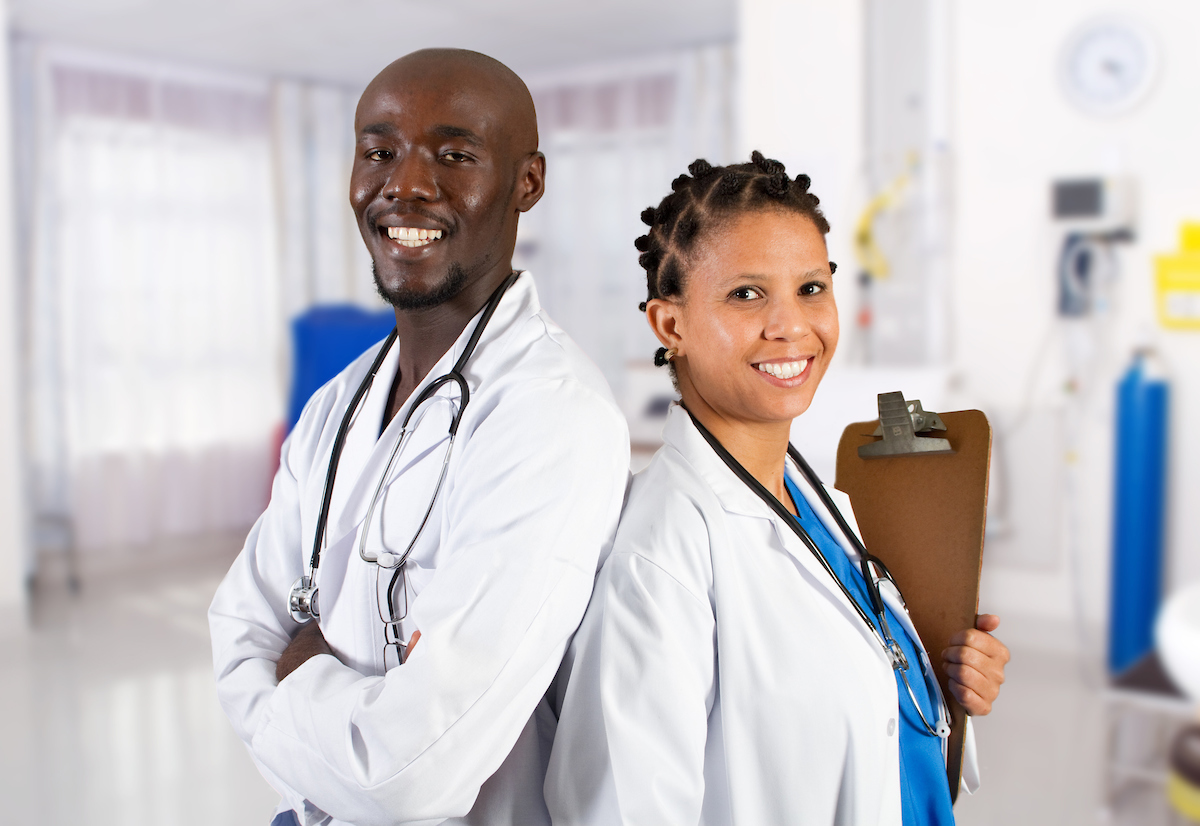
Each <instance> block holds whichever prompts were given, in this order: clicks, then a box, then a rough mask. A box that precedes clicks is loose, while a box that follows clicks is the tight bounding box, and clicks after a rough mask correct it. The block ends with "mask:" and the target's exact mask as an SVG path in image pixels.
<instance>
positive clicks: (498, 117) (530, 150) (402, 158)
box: [350, 49, 546, 318]
mask: <svg viewBox="0 0 1200 826" xmlns="http://www.w3.org/2000/svg"><path fill="white" fill-rule="evenodd" d="M354 131H355V135H356V137H355V143H356V147H357V148H356V152H355V159H354V167H353V169H352V170H351V173H350V203H351V205H352V206H353V207H354V212H355V215H356V216H357V218H358V224H359V229H360V230H361V231H362V235H363V240H364V241H365V242H366V244H367V248H368V249H369V250H370V251H371V259H372V261H373V262H374V264H375V275H376V284H377V286H378V287H379V291H380V294H381V295H383V296H384V298H385V299H386V300H388V301H389V302H390V303H391V304H393V305H394V306H395V307H396V308H397V312H398V313H399V312H402V311H407V310H422V309H425V308H431V307H443V306H444V305H445V304H446V303H447V302H459V303H460V304H461V305H462V307H463V309H464V312H467V311H469V313H468V314H469V315H470V314H474V313H475V312H476V311H477V310H478V309H479V307H480V306H482V305H483V303H484V301H485V300H486V299H487V296H488V295H490V294H491V291H492V290H493V289H494V288H495V287H496V286H497V285H498V284H499V283H500V282H501V281H502V280H503V279H504V278H506V277H507V276H508V274H509V272H510V271H511V269H512V254H513V248H514V246H515V244H516V237H517V221H518V218H519V216H520V213H522V212H525V211H527V210H528V209H530V208H531V207H533V205H534V204H536V203H537V202H538V200H539V199H540V198H541V197H542V193H543V192H544V191H545V175H546V159H545V158H544V157H542V154H541V153H540V152H538V151H537V144H538V136H537V116H536V114H535V112H534V107H533V98H532V97H531V96H530V94H529V90H528V89H527V88H526V87H525V84H524V83H523V82H522V81H521V79H520V78H519V77H517V76H516V75H515V74H514V73H513V72H512V70H511V69H509V68H508V67H507V66H505V65H504V64H503V63H500V62H499V61H497V60H494V59H492V58H490V57H487V56H486V55H482V54H479V53H478V52H469V51H465V50H462V49H426V50H423V51H419V52H413V53H412V54H410V55H405V56H404V57H402V58H400V59H399V60H397V61H396V62H394V63H392V64H391V65H390V66H388V67H387V68H386V69H384V70H383V71H382V72H380V73H379V75H378V76H377V77H376V78H375V79H374V80H372V81H371V83H370V84H369V85H368V86H367V88H366V91H364V92H363V95H362V98H361V99H360V100H359V102H358V110H357V112H356V113H355V117H354ZM398 318H399V316H398Z"/></svg>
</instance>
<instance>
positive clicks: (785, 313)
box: [763, 299, 811, 341]
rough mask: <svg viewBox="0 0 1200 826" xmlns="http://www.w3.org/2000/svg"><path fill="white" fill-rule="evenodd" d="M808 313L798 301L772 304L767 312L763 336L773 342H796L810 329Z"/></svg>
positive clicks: (774, 302)
mask: <svg viewBox="0 0 1200 826" xmlns="http://www.w3.org/2000/svg"><path fill="white" fill-rule="evenodd" d="M810 327H811V324H810V323H809V318H808V312H807V310H806V308H805V307H803V306H802V305H801V304H800V302H798V301H789V300H786V299H785V300H780V301H773V302H771V305H770V307H769V308H768V310H767V319H766V324H765V325H764V327H763V335H764V336H765V337H766V338H768V339H772V340H779V341H795V340H796V339H799V338H801V337H803V336H804V335H805V334H806V333H807V332H808V331H809V329H810Z"/></svg>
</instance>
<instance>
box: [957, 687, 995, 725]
mask: <svg viewBox="0 0 1200 826" xmlns="http://www.w3.org/2000/svg"><path fill="white" fill-rule="evenodd" d="M950 693H951V694H953V695H954V699H956V700H958V704H959V705H961V706H962V707H963V708H964V709H965V710H966V712H967V714H970V715H971V716H972V717H983V716H984V715H986V714H988V713H989V712H990V711H991V710H992V704H991V702H989V701H987V700H985V699H983V698H982V697H980V696H979V694H977V693H976V692H975V690H974V689H971V688H967V687H966V686H964V685H962V684H961V683H956V682H954V681H953V680H951V681H950Z"/></svg>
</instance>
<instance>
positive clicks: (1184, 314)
mask: <svg viewBox="0 0 1200 826" xmlns="http://www.w3.org/2000/svg"><path fill="white" fill-rule="evenodd" d="M1179 235H1180V238H1179V241H1180V244H1179V245H1180V247H1181V251H1180V252H1178V253H1175V254H1173V255H1156V256H1155V257H1154V269H1155V276H1156V282H1157V292H1158V320H1159V323H1160V324H1162V326H1163V327H1166V328H1167V329H1169V330H1200V222H1194V221H1189V222H1187V223H1185V224H1184V225H1183V227H1182V228H1181V230H1180V233H1179Z"/></svg>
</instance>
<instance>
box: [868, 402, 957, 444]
mask: <svg viewBox="0 0 1200 826" xmlns="http://www.w3.org/2000/svg"><path fill="white" fill-rule="evenodd" d="M945 429H946V425H945V424H943V423H942V419H941V417H940V416H938V414H937V413H934V412H933V411H931V410H925V409H923V408H922V407H921V402H920V400H915V399H914V400H913V401H905V400H904V394H903V393H901V392H895V393H880V394H879V427H877V428H875V432H874V434H872V435H875V436H882V437H883V439H882V441H878V442H871V443H870V444H865V445H862V446H861V447H860V448H859V449H858V455H859V456H860V457H862V458H863V459H876V458H879V457H881V456H910V455H912V454H914V453H953V452H954V448H952V447H950V441H949V440H948V439H942V438H937V437H932V436H921V437H918V436H917V434H918V433H928V432H930V431H933V430H945Z"/></svg>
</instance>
